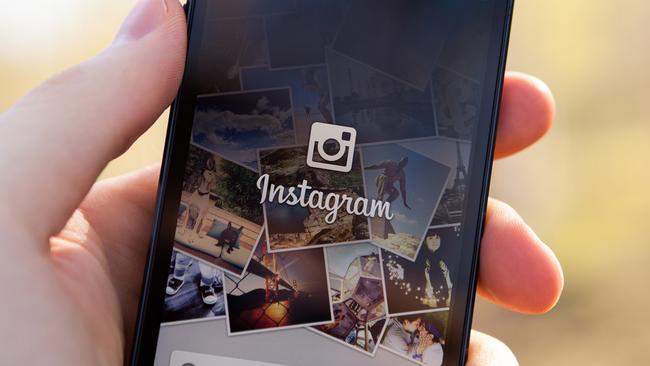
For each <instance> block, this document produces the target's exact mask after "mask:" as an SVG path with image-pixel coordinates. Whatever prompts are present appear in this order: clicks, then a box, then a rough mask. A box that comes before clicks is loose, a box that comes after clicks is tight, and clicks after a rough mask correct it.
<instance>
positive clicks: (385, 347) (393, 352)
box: [379, 308, 449, 366]
mask: <svg viewBox="0 0 650 366" xmlns="http://www.w3.org/2000/svg"><path fill="white" fill-rule="evenodd" d="M442 311H447V312H449V308H446V310H445V309H442V310H435V311H424V312H415V313H412V314H402V315H417V314H429V313H440V312H442ZM397 317H399V315H398V316H393V317H390V318H389V321H390V320H392V318H397ZM387 323H388V322H387ZM448 325H449V314H447V323H446V325H445V326H448ZM445 338H446V337H445ZM379 348H381V349H384V350H386V351H387V352H390V353H392V354H394V355H397V356H399V357H401V358H403V359H405V360H409V361H411V362H413V363H415V364H418V365H424V366H426V365H425V364H424V363H423V362H418V361H416V360H414V359H413V358H410V357H407V356H406V355H403V354H401V353H399V352H397V351H395V350H393V349H392V348H389V347H387V346H384V342H383V339H382V341H381V342H379ZM443 353H444V349H443ZM431 366H438V365H431Z"/></svg>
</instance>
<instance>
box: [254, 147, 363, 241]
mask: <svg viewBox="0 0 650 366" xmlns="http://www.w3.org/2000/svg"><path fill="white" fill-rule="evenodd" d="M306 147H308V145H289V146H278V147H270V148H264V149H257V165H258V168H257V169H258V171H259V174H260V175H261V174H262V155H261V154H262V152H263V151H271V150H273V151H275V150H281V149H294V148H306ZM355 151H356V152H358V153H359V164H360V165H361V181H362V184H363V187H362V188H363V191H364V192H363V193H364V195H365V196H368V193H367V192H366V187H365V178H364V174H363V153H362V152H361V149H355ZM364 198H367V197H364ZM262 212H263V215H264V222H265V228H266V246H267V250H268V252H269V253H283V252H295V251H300V250H306V249H313V248H328V247H335V246H340V245H348V244H361V243H367V242H370V218H368V236H369V238H367V239H358V240H350V241H343V242H337V243H328V244H316V245H306V246H302V247H295V248H284V249H273V248H271V236H270V234H269V231H268V220H267V211H266V204H265V203H263V204H262Z"/></svg>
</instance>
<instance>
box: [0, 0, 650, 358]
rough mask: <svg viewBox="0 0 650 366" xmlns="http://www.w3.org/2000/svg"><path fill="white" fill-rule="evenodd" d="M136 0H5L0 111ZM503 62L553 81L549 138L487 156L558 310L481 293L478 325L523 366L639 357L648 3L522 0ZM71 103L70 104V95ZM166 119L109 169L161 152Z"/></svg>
mask: <svg viewBox="0 0 650 366" xmlns="http://www.w3.org/2000/svg"><path fill="white" fill-rule="evenodd" d="M131 6H132V0H101V1H100V0H94V1H87V0H58V1H52V0H29V1H9V0H2V11H1V12H0V49H1V50H2V51H0V83H1V86H0V111H2V110H5V109H6V108H8V107H9V106H10V105H11V104H12V103H14V102H15V101H16V100H17V99H18V98H19V97H20V96H21V95H23V94H25V93H26V92H27V91H28V90H29V89H30V88H32V87H33V86H35V85H36V84H37V83H39V82H40V81H43V80H44V79H45V78H46V77H48V76H49V75H51V74H53V73H57V72H60V71H62V70H63V69H64V68H66V67H67V66H69V65H71V64H74V63H77V62H79V61H82V60H84V59H87V58H89V57H91V56H92V55H93V54H95V53H97V52H99V51H101V50H102V49H103V48H104V47H105V46H106V45H108V44H109V43H110V42H111V40H112V38H113V35H114V33H115V31H116V30H117V28H118V27H119V25H120V23H121V21H122V19H123V18H124V17H125V16H126V14H127V13H128V11H129V9H130V8H131ZM514 19H515V20H514V26H513V30H512V40H511V47H510V56H509V62H508V63H509V69H511V70H518V71H524V72H528V73H531V74H534V75H537V76H539V77H540V78H542V79H543V80H545V81H546V82H547V83H548V84H549V85H550V87H551V89H553V91H554V93H555V96H556V99H557V104H558V114H557V120H556V124H555V127H554V128H553V130H552V132H551V133H550V135H549V136H548V137H547V138H546V139H544V140H543V141H542V142H540V143H539V144H537V145H535V146H534V147H532V148H529V149H528V150H526V151H525V152H523V153H522V154H519V155H517V156H516V157H513V158H509V159H506V160H502V161H498V162H496V163H495V169H494V178H493V186H492V194H493V196H495V197H497V198H499V199H502V200H504V201H507V202H509V203H510V204H511V205H512V206H513V207H515V208H516V209H517V210H518V211H519V212H520V213H521V214H522V215H523V216H524V217H525V218H526V220H527V221H528V222H529V223H530V225H531V226H532V227H533V228H535V230H536V231H537V232H538V234H539V235H540V237H541V238H542V239H543V240H545V241H546V242H547V243H548V244H549V245H550V246H551V247H552V248H553V249H554V250H555V252H556V253H557V255H558V257H559V258H560V260H561V262H562V264H563V266H564V269H565V276H566V288H565V292H564V295H563V297H562V299H561V300H560V302H559V304H558V305H557V307H556V308H555V309H554V310H553V311H551V312H550V313H549V314H546V315H542V316H533V317H531V316H523V315H517V314H513V313H509V312H507V311H504V310H501V309H499V308H497V307H495V306H493V305H490V304H488V303H486V302H483V301H480V302H479V303H478V306H477V316H476V322H475V324H476V327H477V328H478V329H480V330H483V331H485V332H488V333H490V334H493V335H495V336H497V337H499V338H501V339H502V340H504V341H505V342H506V343H508V344H509V345H510V346H511V347H512V349H513V350H514V351H515V353H516V355H517V357H518V358H519V361H520V363H521V364H522V365H575V364H578V365H622V364H625V365H642V364H648V361H647V360H646V357H647V356H646V352H647V346H650V331H648V329H647V327H648V325H650V311H649V309H650V284H649V283H648V282H650V264H649V262H650V240H648V235H647V233H646V230H647V229H648V227H649V226H650V189H648V188H650V142H649V140H650V108H648V105H650V90H649V88H648V86H649V85H650V46H649V43H648V36H650V32H649V31H648V28H647V23H648V21H650V2H648V1H647V0H622V1H593V0H572V1H566V0H544V1H542V0H536V1H534V0H519V1H517V4H516V8H515V18H514ZM70 103H74V101H70ZM166 121H167V115H166V114H165V115H163V116H162V117H161V118H160V120H159V121H158V122H157V123H156V125H155V126H154V127H152V129H151V130H150V131H149V132H148V133H147V134H146V135H145V136H144V137H143V138H141V139H140V140H139V141H138V142H137V143H136V144H135V146H133V148H132V149H131V150H130V151H129V152H128V153H127V154H125V155H124V156H123V157H121V158H119V159H117V160H116V161H114V162H113V163H111V164H110V165H109V167H108V168H107V169H106V171H105V172H104V173H103V175H102V177H104V178H105V177H111V176H115V175H118V174H121V173H124V172H128V171H130V170H133V169H136V168H139V167H142V166H144V165H148V164H152V163H157V162H159V161H160V160H161V156H162V149H163V145H164V133H165V127H166V126H165V124H166Z"/></svg>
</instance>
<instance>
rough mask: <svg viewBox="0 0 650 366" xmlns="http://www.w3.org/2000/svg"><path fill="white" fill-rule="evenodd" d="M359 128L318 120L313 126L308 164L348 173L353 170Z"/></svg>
mask: <svg viewBox="0 0 650 366" xmlns="http://www.w3.org/2000/svg"><path fill="white" fill-rule="evenodd" d="M356 141H357V130H355V129H354V128H351V127H345V126H337V125H331V124H327V123H320V122H316V123H314V124H312V126H311V135H310V137H309V150H308V152H307V166H309V167H312V168H317V169H326V170H332V171H335V172H343V173H348V172H350V171H351V170H352V161H353V159H354V147H355V144H356Z"/></svg>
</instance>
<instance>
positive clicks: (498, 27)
mask: <svg viewBox="0 0 650 366" xmlns="http://www.w3.org/2000/svg"><path fill="white" fill-rule="evenodd" d="M205 1H206V0H188V2H187V4H186V5H185V9H186V14H187V18H188V41H189V42H188V57H187V60H186V70H188V71H191V70H192V69H194V67H196V65H197V63H198V58H199V55H196V54H195V53H193V52H190V51H191V50H192V49H193V48H194V47H199V46H200V39H197V37H192V33H193V32H192V29H193V28H194V27H196V26H200V25H202V21H203V20H204V19H202V18H201V17H198V16H196V14H200V12H201V9H203V6H205V5H206V3H205ZM513 6H514V0H495V6H494V21H493V24H494V28H493V36H492V37H491V40H490V48H489V56H488V57H489V62H488V64H487V66H486V70H494V71H496V72H490V73H489V76H486V80H485V82H484V88H483V93H484V95H486V96H489V95H492V96H493V97H492V98H489V97H484V98H482V103H483V105H482V106H481V115H480V117H479V118H480V121H481V122H483V121H488V120H489V121H490V123H481V124H479V125H478V127H477V131H476V132H475V133H476V135H475V137H474V139H473V147H472V154H471V158H470V166H469V167H468V169H469V171H470V172H472V174H471V176H470V182H471V183H470V184H469V189H468V191H467V198H466V207H465V210H466V214H465V218H464V221H463V223H462V225H463V230H464V235H463V238H464V240H463V243H462V246H463V255H462V256H461V263H460V265H459V268H458V272H457V273H458V277H457V279H456V284H457V285H456V286H454V288H453V293H452V303H451V307H450V311H449V322H448V326H447V329H448V332H447V336H446V338H447V341H446V350H445V356H444V362H443V364H444V365H462V364H464V363H465V361H466V359H467V351H468V344H469V337H470V331H471V325H472V315H473V309H474V300H475V295H476V286H477V273H478V258H479V252H480V245H479V244H480V239H481V234H482V230H483V225H484V222H485V212H486V206H487V200H488V193H489V187H490V173H491V169H492V160H493V156H494V144H495V139H496V125H497V120H498V116H499V104H500V101H501V90H502V87H503V78H504V74H505V64H506V57H507V50H508V41H509V36H510V24H511V18H512V10H513ZM197 43H198V46H197ZM195 88H196V86H194V85H191V82H189V81H188V78H187V76H185V77H184V79H183V83H182V85H181V88H180V89H179V92H178V95H177V97H176V99H175V101H174V103H173V104H172V109H171V113H170V117H169V124H168V129H167V135H166V141H165V150H164V154H163V160H162V167H161V173H160V179H159V188H158V195H157V201H156V208H155V216H154V224H153V229H152V237H151V241H150V245H149V252H148V255H147V263H146V267H145V274H144V279H143V285H142V295H141V299H140V306H139V310H138V319H137V322H136V329H135V332H134V339H133V342H132V352H131V359H130V362H129V364H130V365H151V364H153V363H154V360H155V356H156V347H157V342H158V335H159V331H160V324H161V317H162V304H163V301H164V293H165V292H164V289H165V285H166V281H167V273H168V272H167V271H168V268H169V261H170V260H171V256H172V248H173V240H174V231H175V227H176V224H175V223H176V218H177V210H178V205H179V203H180V196H181V189H180V188H181V187H182V182H183V172H184V168H185V161H186V158H187V153H188V150H189V142H190V136H191V130H192V123H191V121H192V119H193V118H192V117H193V114H194V110H193V101H189V102H185V100H186V98H187V97H190V98H193V96H194V95H195V93H194V92H193V91H194V90H196V89H195ZM487 103H489V104H490V107H486V105H485V104H487ZM188 121H190V122H188ZM477 177H478V178H477ZM458 284H466V285H463V286H459V285H458Z"/></svg>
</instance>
